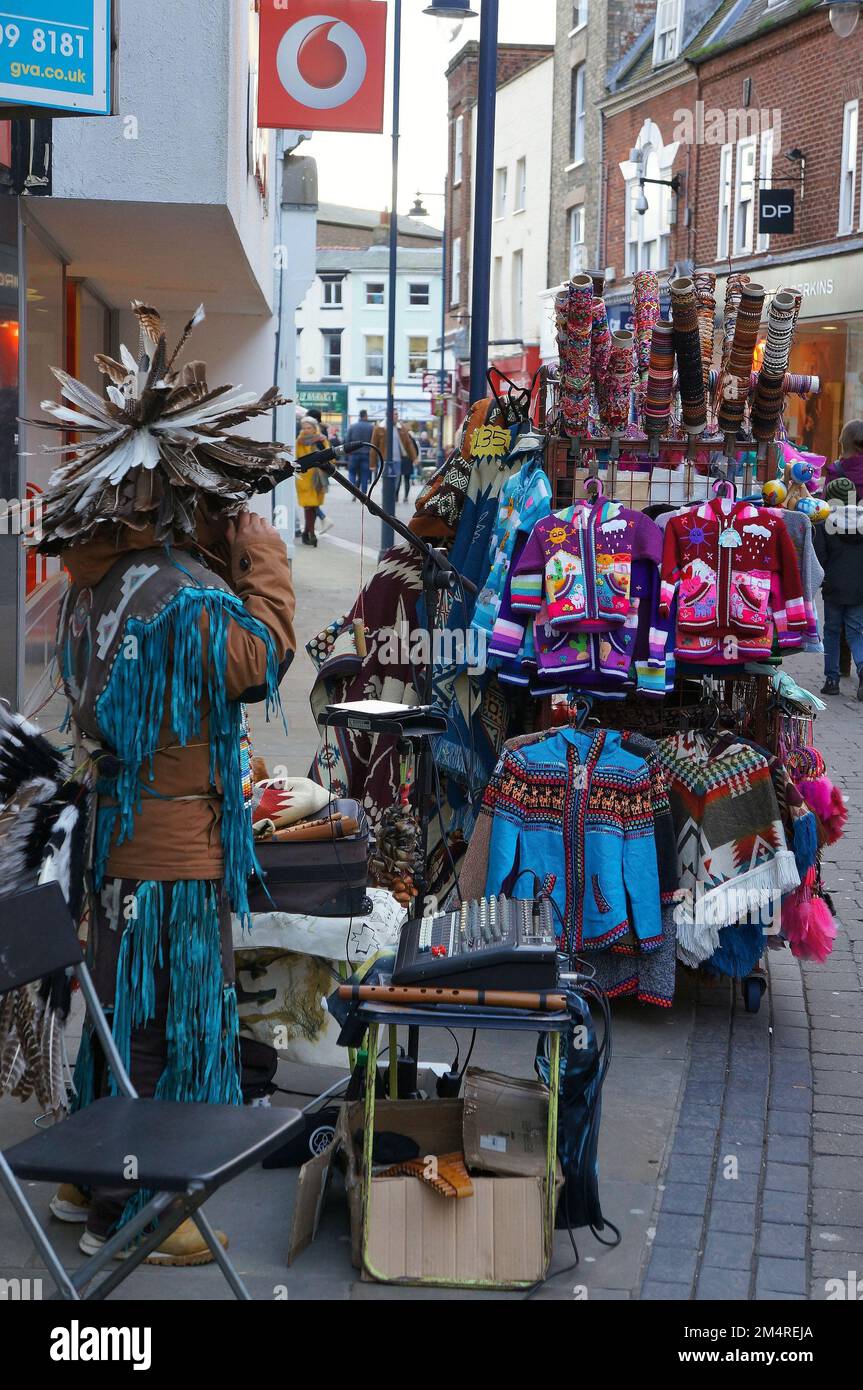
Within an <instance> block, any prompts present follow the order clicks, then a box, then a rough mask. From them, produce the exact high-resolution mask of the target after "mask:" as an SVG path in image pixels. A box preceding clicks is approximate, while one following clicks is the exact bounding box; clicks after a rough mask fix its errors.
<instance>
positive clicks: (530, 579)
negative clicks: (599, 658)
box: [512, 502, 662, 632]
mask: <svg viewBox="0 0 863 1390" xmlns="http://www.w3.org/2000/svg"><path fill="white" fill-rule="evenodd" d="M661 551H662V537H661V533H660V531H659V528H658V526H657V525H656V523H655V522H653V521H651V520H650V518H649V517H646V516H644V515H643V514H642V513H641V512H633V511H629V510H628V509H627V508H626V507H622V506H621V505H620V504H619V503H618V502H599V503H597V504H596V505H593V506H592V505H591V504H590V503H587V502H576V503H575V504H574V505H573V506H572V507H568V508H567V509H566V510H565V511H562V512H556V513H554V514H553V515H552V516H549V517H546V518H545V519H544V520H543V521H540V522H538V523H537V525H536V526H535V527H534V528H533V531H532V532H531V536H530V540H529V541H528V543H527V545H526V546H525V548H524V550H523V552H522V555H521V558H520V560H519V561H518V564H517V566H516V567H515V570H514V573H513V578H512V604H513V607H514V608H516V609H522V610H525V611H527V612H531V613H538V612H539V610H540V608H541V607H542V602H543V598H544V599H545V602H546V605H547V610H548V619H547V620H548V622H549V623H550V624H551V626H552V627H558V626H565V627H575V628H578V629H580V630H581V631H582V632H607V631H608V629H609V628H610V627H616V626H618V625H621V624H623V623H625V622H626V620H627V617H628V615H629V610H630V607H631V604H630V585H631V576H632V562H633V560H650V561H652V562H653V563H654V564H658V563H659V559H660V555H661Z"/></svg>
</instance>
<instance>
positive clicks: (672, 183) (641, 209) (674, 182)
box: [629, 146, 683, 217]
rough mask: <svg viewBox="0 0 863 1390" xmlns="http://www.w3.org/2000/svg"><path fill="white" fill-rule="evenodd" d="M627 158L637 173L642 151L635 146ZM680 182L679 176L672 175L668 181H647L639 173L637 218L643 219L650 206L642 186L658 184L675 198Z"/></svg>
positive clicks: (642, 157) (642, 156) (642, 163)
mask: <svg viewBox="0 0 863 1390" xmlns="http://www.w3.org/2000/svg"><path fill="white" fill-rule="evenodd" d="M629 158H630V162H631V163H632V164H634V165H635V166H636V168H637V169H638V170H639V171H640V170H641V169H642V168H643V166H644V150H640V149H638V147H637V146H636V147H635V148H634V149H631V150H630V151H629ZM682 182H683V180H682V178H681V176H680V174H674V175H673V176H672V177H671V178H670V179H648V178H645V176H644V174H642V173H640V172H639V175H638V196H637V198H636V199H635V211H636V212H637V213H638V215H639V217H643V216H644V214H645V213H646V212H647V211H648V209H649V207H650V204H649V203H648V201H647V196H646V194H645V192H644V185H645V184H646V183H655V184H658V186H659V187H660V188H670V189H671V191H672V193H673V194H674V196H675V198H676V197H677V195H678V193H679V192H680V186H681V184H682Z"/></svg>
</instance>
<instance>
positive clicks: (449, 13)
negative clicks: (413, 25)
mask: <svg viewBox="0 0 863 1390" xmlns="http://www.w3.org/2000/svg"><path fill="white" fill-rule="evenodd" d="M423 14H429V15H431V17H432V19H475V18H476V10H472V9H471V7H470V5H465V4H464V3H463V0H437V4H435V5H429V6H428V7H427V8H426V9H424V10H423Z"/></svg>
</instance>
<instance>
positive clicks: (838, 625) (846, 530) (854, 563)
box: [814, 420, 863, 702]
mask: <svg viewBox="0 0 863 1390" xmlns="http://www.w3.org/2000/svg"><path fill="white" fill-rule="evenodd" d="M839 449H840V457H839V458H838V459H837V461H836V462H835V463H834V464H831V466H830V468H829V469H828V475H829V477H830V481H829V482H828V484H827V488H826V492H825V497H826V498H827V500H828V501H830V502H831V505H832V510H831V513H830V516H829V517H828V518H827V520H826V521H825V522H824V524H823V525H819V526H816V527H815V532H814V539H815V553H816V554H817V556H818V559H819V560H820V561H821V565H822V567H823V569H824V582H823V584H822V586H821V588H822V593H823V596H824V685H823V686H822V688H821V694H822V695H839V694H841V689H840V684H839V681H840V676H841V645H842V636H843V632H844V635H845V638H846V640H847V643H848V646H849V647H850V649H851V656H852V659H853V661H854V665H855V667H856V668H857V699H858V700H860V701H861V702H863V531H861V525H860V513H859V511H858V508H857V500H856V499H857V496H858V495H859V492H860V490H861V489H863V420H849V421H848V423H847V424H846V426H845V428H844V429H843V431H842V434H841V435H840V438H839ZM849 483H850V485H851V488H850V490H849V487H848V484H849Z"/></svg>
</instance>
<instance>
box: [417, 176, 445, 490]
mask: <svg viewBox="0 0 863 1390" xmlns="http://www.w3.org/2000/svg"><path fill="white" fill-rule="evenodd" d="M446 194H447V190H446V183H444V190H443V228H442V229H441V267H440V284H441V290H440V367H439V368H438V384H439V389H440V397H441V400H443V397H444V395H445V393H446ZM423 196H425V197H427V198H437V197H440V196H441V195H440V194H438V193H426V194H425V195H423V193H422V192H421V191H420V190H419V189H417V196H416V198H415V199H414V205H413V207H412V208H411V210H410V212H409V213H408V217H428V215H429V211H428V208H427V207H425V206H424V205H423V201H422V200H423ZM437 460H438V465H441V464H443V463H444V460H445V454H444V444H443V416H442V415H439V416H438V426H437Z"/></svg>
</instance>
